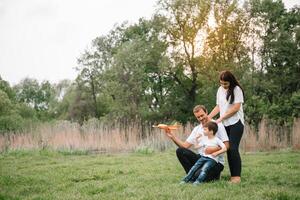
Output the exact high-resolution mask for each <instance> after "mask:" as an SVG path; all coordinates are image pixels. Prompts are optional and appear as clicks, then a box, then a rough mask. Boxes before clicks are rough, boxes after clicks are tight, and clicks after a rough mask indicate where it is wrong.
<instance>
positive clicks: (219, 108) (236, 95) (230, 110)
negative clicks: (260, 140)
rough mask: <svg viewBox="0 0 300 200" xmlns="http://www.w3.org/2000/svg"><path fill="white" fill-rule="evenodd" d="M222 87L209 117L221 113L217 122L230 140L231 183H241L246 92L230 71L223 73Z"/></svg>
mask: <svg viewBox="0 0 300 200" xmlns="http://www.w3.org/2000/svg"><path fill="white" fill-rule="evenodd" d="M220 85H221V86H220V87H219V89H218V92H217V105H216V107H215V108H214V109H213V110H212V111H211V113H210V114H209V117H210V118H213V117H214V116H216V115H217V114H218V113H220V117H219V119H218V120H217V121H216V122H222V123H223V125H224V126H225V129H226V132H227V135H228V138H229V150H228V151H227V158H228V164H229V169H230V174H231V179H230V182H232V183H240V182H241V169H242V163H241V157H240V153H239V144H240V141H241V138H242V135H243V132H244V112H243V102H244V92H243V89H242V87H241V86H240V84H239V82H238V81H237V80H236V78H235V77H234V75H233V74H232V73H231V72H230V71H223V72H221V74H220Z"/></svg>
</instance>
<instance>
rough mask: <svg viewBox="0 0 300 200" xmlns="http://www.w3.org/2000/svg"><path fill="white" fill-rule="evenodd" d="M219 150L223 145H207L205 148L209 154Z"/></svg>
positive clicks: (205, 151)
mask: <svg viewBox="0 0 300 200" xmlns="http://www.w3.org/2000/svg"><path fill="white" fill-rule="evenodd" d="M219 150H221V147H206V148H205V149H204V153H205V154H207V155H209V154H213V153H214V152H216V151H219Z"/></svg>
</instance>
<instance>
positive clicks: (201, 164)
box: [180, 121, 227, 185]
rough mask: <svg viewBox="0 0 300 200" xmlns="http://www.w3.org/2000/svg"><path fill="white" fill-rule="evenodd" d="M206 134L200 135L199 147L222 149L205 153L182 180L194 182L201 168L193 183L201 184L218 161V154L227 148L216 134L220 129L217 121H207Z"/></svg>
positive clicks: (183, 181)
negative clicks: (197, 172) (198, 171)
mask: <svg viewBox="0 0 300 200" xmlns="http://www.w3.org/2000/svg"><path fill="white" fill-rule="evenodd" d="M203 128H204V135H205V136H201V137H199V147H200V148H201V147H203V148H205V147H220V148H221V149H220V150H219V151H217V152H214V153H212V154H205V153H204V154H203V156H201V157H200V158H199V159H198V160H197V162H196V163H195V165H194V166H193V167H192V168H191V170H190V171H189V173H188V174H187V175H186V176H185V177H184V178H183V180H182V181H181V182H180V183H181V184H183V183H188V182H193V181H194V180H193V177H194V175H195V172H196V171H197V170H198V169H200V168H201V172H200V174H199V176H198V177H197V178H196V181H195V182H194V183H193V185H199V184H201V183H202V182H204V180H205V179H206V176H207V172H208V171H209V170H210V169H211V168H213V167H214V166H215V165H216V164H217V162H218V156H219V155H220V154H222V153H224V152H225V151H226V150H227V149H226V146H225V144H224V143H223V142H222V141H221V140H220V139H219V138H217V137H216V136H215V135H216V133H217V131H218V125H217V124H216V123H215V122H212V121H210V122H207V123H206V124H205V125H204V126H203Z"/></svg>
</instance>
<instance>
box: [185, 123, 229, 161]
mask: <svg viewBox="0 0 300 200" xmlns="http://www.w3.org/2000/svg"><path fill="white" fill-rule="evenodd" d="M212 121H213V120H212ZM199 134H200V135H201V136H204V129H203V126H202V124H199V125H198V126H196V127H195V128H194V129H193V131H192V133H191V134H190V135H189V137H188V138H187V139H186V142H188V143H190V144H193V145H198V141H197V136H198V135H199ZM216 136H217V137H218V138H219V139H220V140H221V141H222V142H226V141H229V139H228V136H227V133H226V130H225V127H224V125H223V124H222V123H218V131H217V133H216ZM198 153H199V154H200V155H201V156H203V155H204V148H203V147H201V148H199V149H198ZM218 162H219V163H221V164H222V165H224V163H225V160H224V155H223V154H221V155H220V156H218Z"/></svg>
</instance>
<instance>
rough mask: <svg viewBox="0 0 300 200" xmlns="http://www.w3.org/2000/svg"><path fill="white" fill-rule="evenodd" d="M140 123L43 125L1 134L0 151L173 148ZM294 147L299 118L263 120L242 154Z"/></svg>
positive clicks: (298, 144) (247, 135)
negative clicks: (290, 122) (287, 122)
mask: <svg viewBox="0 0 300 200" xmlns="http://www.w3.org/2000/svg"><path fill="white" fill-rule="evenodd" d="M152 125H153V124H150V123H147V122H141V121H140V120H134V121H131V120H118V121H111V122H102V121H99V120H97V119H90V120H89V121H87V122H86V123H85V124H83V125H82V126H80V125H79V124H77V123H72V122H69V121H58V122H56V123H52V124H50V123H44V124H42V125H40V126H38V127H37V128H36V129H31V130H29V131H27V132H24V133H18V134H14V133H7V134H2V135H0V151H5V150H16V149H54V150H62V149H63V150H86V151H92V152H129V151H135V150H137V149H141V148H150V149H153V150H159V151H162V150H165V149H168V148H170V147H174V144H173V143H172V142H171V141H170V140H169V138H167V136H166V135H165V134H164V132H163V131H161V130H160V129H157V128H153V127H152ZM192 128H193V127H192V125H191V124H188V125H186V126H184V127H182V128H181V129H179V130H177V131H176V132H175V134H176V135H177V136H178V137H180V138H181V139H185V138H187V136H188V135H189V134H190V133H191V130H192ZM288 147H293V148H295V149H300V119H295V120H294V123H293V126H292V127H289V126H287V125H284V126H278V125H275V124H274V123H272V122H271V121H270V120H267V119H263V120H262V121H261V123H260V124H259V126H258V128H254V127H251V126H249V125H248V124H246V126H245V132H244V135H243V137H242V141H241V150H242V151H264V150H273V149H279V148H288Z"/></svg>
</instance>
